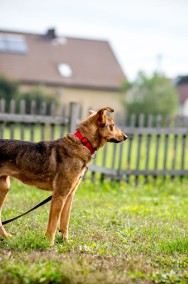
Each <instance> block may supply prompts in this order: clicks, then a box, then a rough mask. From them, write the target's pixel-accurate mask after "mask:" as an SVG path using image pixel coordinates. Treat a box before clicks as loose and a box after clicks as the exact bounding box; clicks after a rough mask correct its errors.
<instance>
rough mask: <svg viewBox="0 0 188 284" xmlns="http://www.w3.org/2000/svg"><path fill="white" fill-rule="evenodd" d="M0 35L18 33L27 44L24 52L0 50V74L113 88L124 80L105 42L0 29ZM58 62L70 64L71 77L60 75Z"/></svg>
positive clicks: (57, 82)
mask: <svg viewBox="0 0 188 284" xmlns="http://www.w3.org/2000/svg"><path fill="white" fill-rule="evenodd" d="M2 35H21V36H22V37H23V38H24V40H25V42H26V44H27V47H28V50H27V52H26V53H25V54H16V53H8V52H2V51H0V75H3V76H6V77H9V78H11V79H16V80H18V81H21V82H27V83H44V84H51V85H64V86H70V87H91V88H102V89H105V88H107V89H114V90H116V89H118V88H119V87H120V84H121V82H122V81H123V80H125V79H126V78H125V75H124V73H123V71H122V69H121V67H120V65H119V63H118V61H117V59H116V57H115V55H114V53H113V51H112V49H111V47H110V45H109V43H108V42H107V41H103V40H90V39H80V38H72V37H64V38H53V37H52V38H50V37H48V36H47V35H39V34H29V33H20V32H11V31H1V30H0V36H2ZM61 63H64V64H68V65H69V66H70V68H71V70H72V76H70V77H65V76H64V77H63V76H61V75H60V73H59V71H58V65H59V64H61Z"/></svg>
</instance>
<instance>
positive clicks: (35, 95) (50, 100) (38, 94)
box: [17, 87, 58, 114]
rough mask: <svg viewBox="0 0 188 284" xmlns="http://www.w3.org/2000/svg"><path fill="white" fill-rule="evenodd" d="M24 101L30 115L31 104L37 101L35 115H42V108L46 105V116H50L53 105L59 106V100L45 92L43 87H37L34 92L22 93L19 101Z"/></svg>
mask: <svg viewBox="0 0 188 284" xmlns="http://www.w3.org/2000/svg"><path fill="white" fill-rule="evenodd" d="M21 100H24V101H25V102H26V113H30V110H31V103H32V101H35V104H36V105H35V113H36V114H40V113H41V106H42V105H43V103H46V114H50V109H51V106H52V104H54V105H57V103H58V101H57V98H56V97H54V96H52V95H49V94H47V93H46V92H44V90H43V89H42V87H35V88H33V90H31V91H28V92H25V93H21V94H20V95H19V96H18V98H17V101H18V102H20V101H21Z"/></svg>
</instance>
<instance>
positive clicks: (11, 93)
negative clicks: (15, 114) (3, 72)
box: [0, 77, 18, 111]
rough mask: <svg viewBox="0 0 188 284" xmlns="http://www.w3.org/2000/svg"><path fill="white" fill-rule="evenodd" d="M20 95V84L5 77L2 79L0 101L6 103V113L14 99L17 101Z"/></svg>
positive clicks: (0, 80)
mask: <svg viewBox="0 0 188 284" xmlns="http://www.w3.org/2000/svg"><path fill="white" fill-rule="evenodd" d="M17 95H18V83H17V82H14V81H11V80H8V79H6V78H4V77H0V99H4V100H5V101H6V109H5V110H6V111H8V106H9V104H10V101H11V100H12V99H16V97H17Z"/></svg>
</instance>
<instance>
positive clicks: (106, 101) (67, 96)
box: [21, 85, 124, 118]
mask: <svg viewBox="0 0 188 284" xmlns="http://www.w3.org/2000/svg"><path fill="white" fill-rule="evenodd" d="M35 87H36V86H35V85H32V86H31V85H21V91H22V92H26V91H29V90H31V89H34V88H35ZM40 87H42V88H43V91H44V92H46V93H48V94H50V95H52V96H57V97H58V98H59V99H60V102H61V103H62V104H63V105H66V106H67V107H68V106H69V104H70V103H71V102H77V103H79V104H81V106H82V118H85V117H87V115H88V110H89V109H93V110H98V109H100V108H102V107H106V106H109V107H111V108H113V109H114V110H115V112H116V113H124V108H123V104H122V101H121V94H120V92H115V91H104V90H103V91H102V90H92V89H76V88H66V87H56V86H40Z"/></svg>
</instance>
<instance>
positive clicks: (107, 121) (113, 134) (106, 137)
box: [89, 107, 127, 148]
mask: <svg viewBox="0 0 188 284" xmlns="http://www.w3.org/2000/svg"><path fill="white" fill-rule="evenodd" d="M107 112H114V110H113V109H112V108H110V107H105V108H102V109H100V110H99V111H98V112H95V111H93V110H90V111H89V114H90V117H89V119H90V120H91V119H92V121H95V124H96V126H97V131H96V132H97V134H98V136H99V137H100V140H101V142H100V146H99V148H100V147H102V146H103V145H104V144H105V143H106V142H113V143H119V142H122V141H124V140H126V139H127V136H126V135H125V134H124V133H123V132H122V131H121V130H120V129H119V128H118V127H116V126H115V123H114V120H113V119H112V118H111V117H109V116H108V115H107Z"/></svg>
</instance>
